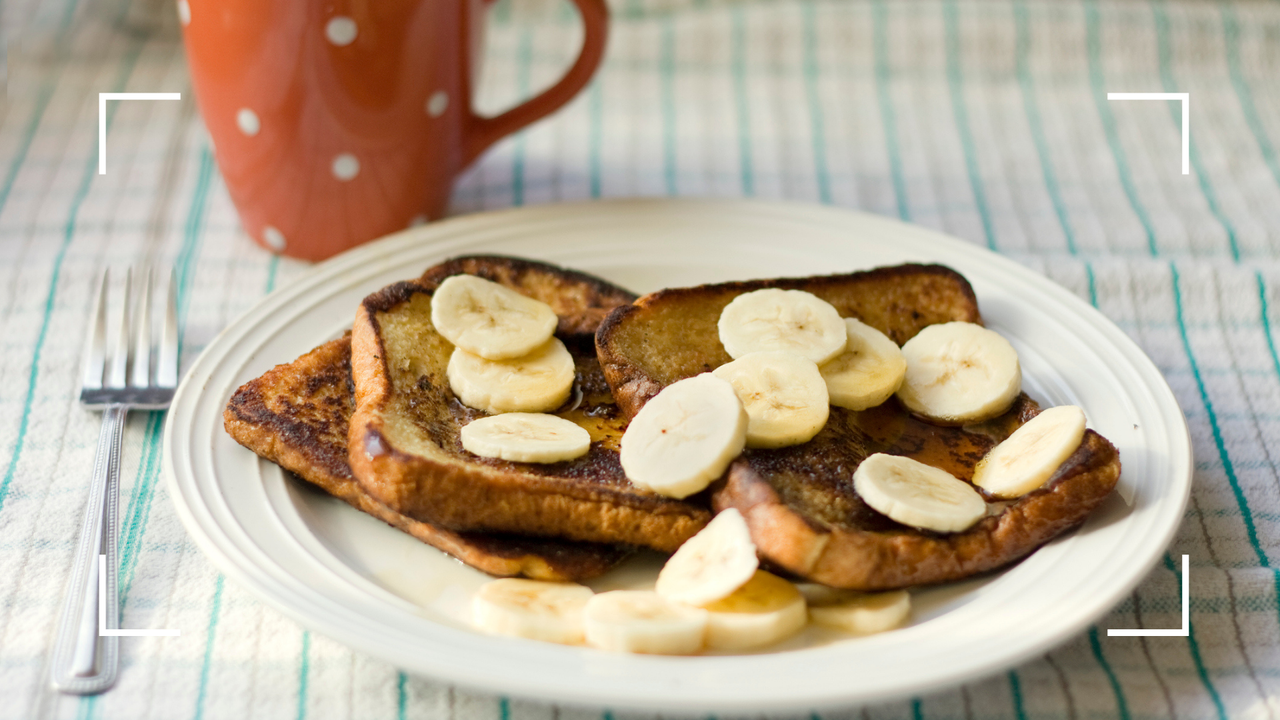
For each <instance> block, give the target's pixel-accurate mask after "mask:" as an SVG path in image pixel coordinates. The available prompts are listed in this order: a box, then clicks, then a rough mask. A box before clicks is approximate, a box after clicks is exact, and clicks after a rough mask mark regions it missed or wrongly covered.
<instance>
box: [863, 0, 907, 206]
mask: <svg viewBox="0 0 1280 720" xmlns="http://www.w3.org/2000/svg"><path fill="white" fill-rule="evenodd" d="M871 17H872V23H873V25H874V32H875V56H876V58H875V65H876V70H875V74H876V99H877V102H878V103H879V105H880V121H881V122H882V123H883V124H884V149H885V152H886V153H888V155H889V174H890V175H891V176H892V178H893V193H894V197H895V198H896V199H897V203H898V219H900V220H907V221H909V220H911V209H910V206H908V204H907V181H906V178H904V177H903V174H902V151H901V150H900V149H899V147H898V119H897V116H896V114H895V112H894V109H893V98H892V97H891V95H890V93H889V83H890V82H891V81H892V78H893V73H892V69H891V68H890V66H889V14H888V10H887V9H886V7H885V2H884V0H875V2H873V3H872V4H871Z"/></svg>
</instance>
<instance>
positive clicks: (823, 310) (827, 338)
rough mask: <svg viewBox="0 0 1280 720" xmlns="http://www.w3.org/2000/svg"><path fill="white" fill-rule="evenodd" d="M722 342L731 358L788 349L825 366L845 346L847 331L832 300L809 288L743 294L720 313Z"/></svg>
mask: <svg viewBox="0 0 1280 720" xmlns="http://www.w3.org/2000/svg"><path fill="white" fill-rule="evenodd" d="M718 327H719V329H720V342H721V343H722V344H723V345H724V349H725V350H726V351H727V352H728V353H729V357H731V358H733V359H735V360H737V359H738V358H740V357H742V356H743V355H746V354H747V353H752V352H761V351H765V350H785V351H787V352H791V353H795V354H797V355H803V356H804V357H807V358H809V359H810V360H812V361H813V362H814V363H816V364H819V365H821V364H822V363H824V362H826V361H828V360H830V359H831V358H833V357H835V356H836V355H839V354H840V351H841V350H843V349H844V344H845V329H844V322H843V321H842V320H841V319H840V313H838V312H836V309H835V308H834V307H832V306H831V304H830V303H828V302H827V301H825V300H823V299H822V298H819V297H818V296H817V295H813V294H810V293H807V292H805V291H803V290H781V289H778V288H767V289H764V290H755V291H753V292H749V293H743V294H741V295H739V296H738V297H736V298H734V299H733V301H732V302H730V303H729V304H728V305H727V306H725V309H724V310H723V311H721V313H720V321H719V323H718Z"/></svg>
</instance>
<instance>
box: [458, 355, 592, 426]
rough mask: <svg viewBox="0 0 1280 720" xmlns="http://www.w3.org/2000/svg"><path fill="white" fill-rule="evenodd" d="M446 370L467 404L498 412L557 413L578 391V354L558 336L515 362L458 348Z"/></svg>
mask: <svg viewBox="0 0 1280 720" xmlns="http://www.w3.org/2000/svg"><path fill="white" fill-rule="evenodd" d="M446 372H447V374H448V376H449V387H450V388H451V389H452V390H453V394H454V395H457V396H458V399H459V400H461V401H462V403H463V404H464V405H467V406H469V407H473V408H476V409H477V410H484V411H485V412H487V413H494V414H496V413H507V412H535V413H536V412H546V411H549V410H555V409H556V408H558V407H560V406H561V405H563V404H564V402H565V400H568V399H569V392H570V391H571V390H573V378H574V366H573V356H572V355H570V354H569V351H568V349H566V348H565V346H564V343H562V342H560V340H559V339H558V338H551V339H550V340H547V341H546V342H544V343H543V344H542V345H540V346H538V347H537V348H536V349H535V350H534V351H533V352H531V353H529V354H528V355H525V356H523V357H518V358H512V359H510V360H487V359H485V358H482V357H480V356H479V355H473V354H471V353H470V352H467V351H466V350H463V349H462V348H460V347H457V348H454V349H453V354H452V355H450V356H449V367H448V369H447V371H446Z"/></svg>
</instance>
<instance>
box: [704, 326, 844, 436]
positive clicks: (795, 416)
mask: <svg viewBox="0 0 1280 720" xmlns="http://www.w3.org/2000/svg"><path fill="white" fill-rule="evenodd" d="M711 374H712V375H714V376H716V377H718V378H721V379H724V380H728V381H729V382H730V383H732V384H733V389H734V390H735V391H737V393H738V399H739V400H741V401H742V406H743V407H744V408H746V410H747V447H750V448H780V447H786V446H788V445H799V444H800V443H802V442H808V441H809V440H810V439H812V438H813V436H814V435H817V434H818V431H819V430H821V429H822V426H823V425H826V424H827V415H828V413H830V412H831V405H830V403H829V402H828V398H827V384H826V383H825V382H823V379H822V374H821V373H819V372H818V366H817V365H814V364H813V362H811V361H810V360H808V359H806V358H804V357H801V356H799V355H796V354H794V353H789V352H781V351H777V350H775V351H771V352H756V353H749V354H747V355H743V356H742V357H741V358H739V359H737V360H734V361H733V362H730V363H726V364H724V365H721V366H720V367H718V368H716V369H715V370H714V371H713V372H712V373H711Z"/></svg>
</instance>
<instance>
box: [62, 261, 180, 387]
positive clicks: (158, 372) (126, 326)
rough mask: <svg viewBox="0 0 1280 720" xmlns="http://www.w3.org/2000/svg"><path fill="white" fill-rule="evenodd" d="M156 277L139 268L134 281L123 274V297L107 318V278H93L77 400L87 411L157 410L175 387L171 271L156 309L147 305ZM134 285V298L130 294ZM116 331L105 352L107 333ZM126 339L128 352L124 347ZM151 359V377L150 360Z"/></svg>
mask: <svg viewBox="0 0 1280 720" xmlns="http://www.w3.org/2000/svg"><path fill="white" fill-rule="evenodd" d="M158 275H160V273H156V272H154V271H152V270H151V269H150V268H146V267H144V268H142V269H140V270H139V271H138V272H137V275H136V278H135V274H134V272H133V271H132V270H126V271H125V275H124V282H123V296H122V298H121V300H120V302H119V304H118V306H117V307H116V310H115V312H113V313H110V315H111V317H110V318H108V305H109V303H108V298H109V295H110V286H111V274H110V271H109V270H104V271H103V272H102V275H101V276H100V278H99V279H98V290H97V293H96V298H95V300H94V312H93V316H92V318H91V319H90V321H89V337H88V342H87V348H86V356H85V365H84V376H83V381H82V386H81V391H80V401H81V402H82V403H84V404H85V405H87V406H89V407H103V406H106V405H111V404H122V405H128V406H130V407H134V408H139V409H147V408H150V409H160V408H164V407H166V406H167V405H168V403H169V399H170V398H171V397H172V395H173V390H174V388H175V387H176V386H177V384H178V326H177V307H176V305H177V303H176V302H175V298H176V287H175V283H174V276H173V273H172V271H171V272H169V273H168V277H167V278H166V280H165V281H164V282H165V286H166V287H165V288H164V291H165V292H164V297H165V302H164V305H163V308H162V309H155V308H153V305H154V304H155V303H154V302H153V300H152V297H153V295H155V294H159V293H156V292H154V290H155V285H156V284H157V283H158V282H160V280H159V279H158V277H157V276H158ZM135 283H136V285H137V288H138V290H137V293H136V295H137V299H136V300H135V299H134V297H133V295H135V293H134V292H132V289H133V286H134V285H135ZM157 323H158V324H159V325H160V336H159V342H158V343H154V342H153V338H154V337H155V335H154V333H153V332H152V331H153V325H155V324H157ZM108 327H114V328H116V334H115V338H114V343H113V344H112V345H113V349H112V350H111V352H110V354H109V355H108V353H107V328H108ZM131 340H132V346H133V347H132V352H130V344H131V342H130V341H131ZM153 356H154V357H155V358H156V362H155V363H154V365H155V367H154V372H153V368H152V360H151V359H152V357H153Z"/></svg>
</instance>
